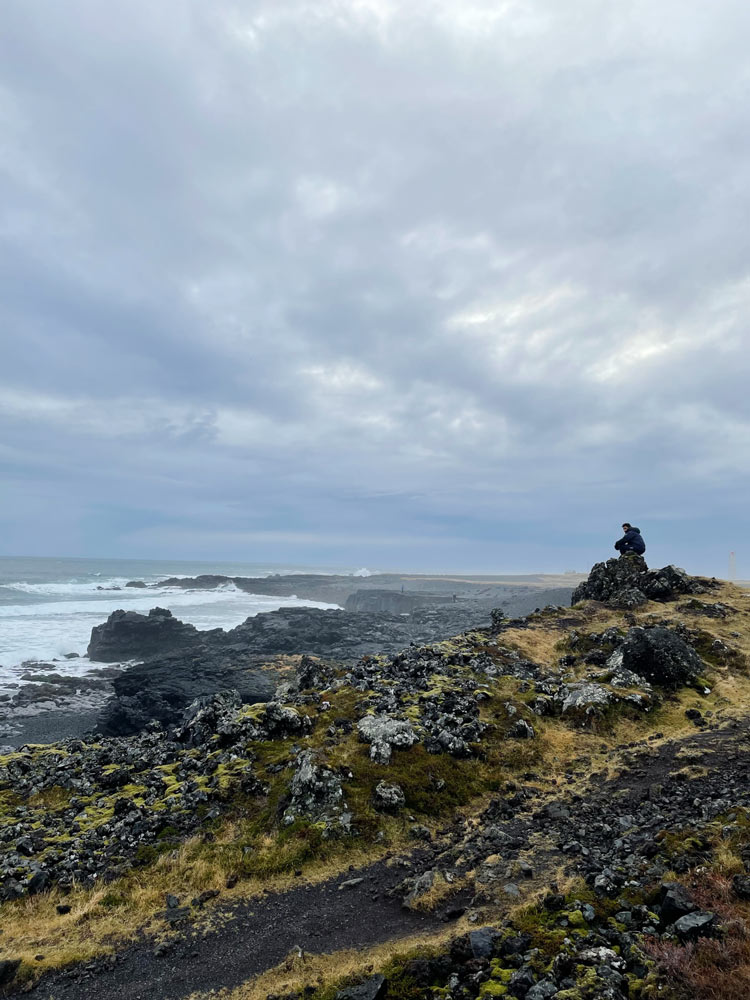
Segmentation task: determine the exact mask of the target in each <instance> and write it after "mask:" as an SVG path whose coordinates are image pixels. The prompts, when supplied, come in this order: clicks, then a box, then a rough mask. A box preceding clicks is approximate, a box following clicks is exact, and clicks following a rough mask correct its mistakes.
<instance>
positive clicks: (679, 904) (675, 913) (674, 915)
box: [659, 882, 697, 924]
mask: <svg viewBox="0 0 750 1000" xmlns="http://www.w3.org/2000/svg"><path fill="white" fill-rule="evenodd" d="M659 902H660V904H661V920H662V923H663V924H673V923H674V922H675V920H679V918H680V917H684V916H685V915H686V914H688V913H692V912H693V911H694V910H696V909H697V907H696V905H695V903H694V902H693V901H692V899H691V898H690V894H689V893H688V891H687V889H686V888H685V887H684V886H683V885H681V884H680V883H679V882H664V883H662V886H661V891H660V899H659Z"/></svg>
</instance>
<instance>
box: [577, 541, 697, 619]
mask: <svg viewBox="0 0 750 1000" xmlns="http://www.w3.org/2000/svg"><path fill="white" fill-rule="evenodd" d="M708 586H709V582H708V581H707V580H701V579H697V578H695V577H691V576H688V575H687V573H685V571H684V570H681V569H678V568H677V567H676V566H665V567H664V568H663V569H656V570H650V569H649V568H648V566H647V565H646V560H645V559H644V558H643V556H638V555H634V554H632V553H629V554H628V555H625V556H621V557H620V558H619V559H608V560H607V561H606V562H601V563H596V565H595V566H593V567H592V569H591V572H590V573H589V577H588V579H587V580H584V582H583V583H581V584H579V586H578V587H576V589H575V590H574V591H573V596H572V598H571V604H578V603H579V601H587V600H589V601H601V602H603V603H606V604H610V605H612V606H614V607H624V608H633V607H638V606H639V605H641V604H645V603H646V601H670V600H673V599H674V598H676V597H677V596H678V595H679V594H699V593H702V592H703V591H705V590H706V589H707V588H708Z"/></svg>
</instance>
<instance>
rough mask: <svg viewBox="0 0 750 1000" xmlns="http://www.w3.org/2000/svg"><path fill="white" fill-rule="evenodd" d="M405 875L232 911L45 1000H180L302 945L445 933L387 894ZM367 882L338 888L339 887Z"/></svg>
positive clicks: (99, 966) (374, 874) (396, 871)
mask: <svg viewBox="0 0 750 1000" xmlns="http://www.w3.org/2000/svg"><path fill="white" fill-rule="evenodd" d="M405 874H406V872H405V870H404V869H403V868H401V867H395V868H389V867H387V865H386V864H385V863H384V862H378V863H377V864H374V865H371V866H369V867H366V868H362V869H359V870H356V871H349V872H346V873H345V874H343V875H341V876H339V877H337V878H335V879H332V880H330V881H328V882H324V883H321V884H320V885H316V886H300V887H299V888H295V889H293V890H291V891H289V892H286V893H269V894H267V895H266V896H264V897H263V898H262V899H258V900H253V901H252V902H250V903H246V904H241V905H240V906H237V907H233V908H232V910H231V913H225V916H226V921H225V922H224V925H223V926H222V927H221V928H220V929H219V930H217V931H216V932H212V933H209V934H208V935H206V936H205V937H203V936H197V935H195V934H194V933H193V932H192V931H190V930H188V931H186V933H185V936H184V938H183V939H182V940H181V941H179V942H178V943H177V944H176V945H174V947H173V948H172V949H171V950H170V951H169V952H167V953H166V954H165V955H163V956H157V955H155V954H154V948H153V944H148V945H145V944H136V945H133V946H131V947H130V948H128V949H127V951H125V952H124V953H122V954H121V955H119V956H118V958H117V961H116V963H115V964H114V967H113V968H112V967H110V968H107V967H106V963H94V964H92V966H88V967H86V968H83V969H81V968H78V969H75V970H71V971H70V972H68V973H64V974H62V975H58V976H55V977H48V978H47V979H45V980H42V982H41V983H40V985H39V986H38V987H37V989H36V990H35V993H36V995H37V996H39V997H43V998H44V1000H113V998H117V1000H154V998H157V997H158V998H159V1000H183V998H185V997H187V996H189V995H190V994H191V993H194V992H200V991H204V990H210V989H222V988H224V987H232V986H238V985H239V984H241V983H243V982H245V981H246V980H248V979H250V978H251V977H252V976H255V975H257V974H258V973H260V972H263V971H265V970H266V969H270V968H273V967H274V966H275V965H278V964H279V963H280V962H281V961H283V959H284V958H285V957H286V956H287V955H288V954H289V953H290V952H291V951H292V950H293V949H295V948H296V947H297V946H299V947H300V948H302V949H303V950H304V951H308V952H318V953H320V952H329V951H336V950H339V949H344V948H360V947H361V948H364V947H367V946H371V945H374V944H378V943H380V942H382V941H386V940H390V939H397V938H399V937H404V936H406V935H408V934H414V933H423V934H425V935H427V934H429V932H430V931H431V930H434V929H436V928H437V927H439V926H442V925H441V923H440V921H439V919H438V918H437V917H436V916H435V915H433V914H422V913H414V912H411V911H409V910H405V909H403V908H402V907H401V902H400V899H390V898H389V897H388V896H387V895H385V892H386V890H387V889H388V888H390V887H391V886H392V885H394V884H396V883H398V882H400V881H401V880H402V879H403V878H404V876H405ZM353 879H362V881H361V882H359V883H358V884H357V885H354V886H352V887H350V888H344V889H340V888H339V887H340V885H341V883H342V882H346V881H349V880H353Z"/></svg>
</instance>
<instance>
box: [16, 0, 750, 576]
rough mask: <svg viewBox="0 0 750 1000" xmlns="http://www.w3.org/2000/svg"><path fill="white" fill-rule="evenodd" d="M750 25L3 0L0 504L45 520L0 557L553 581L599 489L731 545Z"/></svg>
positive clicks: (505, 13) (425, 6)
mask: <svg viewBox="0 0 750 1000" xmlns="http://www.w3.org/2000/svg"><path fill="white" fill-rule="evenodd" d="M749 21H750V12H748V10H747V9H746V5H744V4H740V3H738V2H733V0H718V2H717V3H716V4H714V5H712V6H711V10H710V12H709V11H708V10H707V8H706V7H705V5H703V4H698V3H697V2H688V3H684V2H683V3H680V4H677V3H676V0H675V2H672V0H668V2H666V3H664V4H660V5H659V6H658V9H654V8H653V5H647V4H645V3H644V2H641V0H628V2H626V3H624V4H619V5H616V7H613V6H603V5H601V4H598V3H593V2H591V0H577V2H576V3H573V4H572V5H571V4H567V5H560V4H558V3H553V2H552V0H534V2H533V3H524V4H520V3H512V2H511V3H508V4H505V5H498V4H497V3H494V2H489V0H487V2H485V3H482V2H476V0H473V2H472V0H468V2H467V3H464V4H460V5H458V4H454V3H448V2H438V0H415V2H414V3H413V4H409V5H404V4H397V3H394V2H390V0H367V2H362V3H358V4H341V3H338V2H335V0H330V2H323V3H315V4H312V3H306V2H303V0H287V2H280V0H275V2H274V3H270V2H265V0H257V2H251V3H232V2H229V0H217V2H216V3H212V4H210V5H206V4H203V3H199V2H197V0H164V2H163V3H160V4H157V5H153V4H146V3H145V0H134V2H133V3H131V4H128V8H127V15H125V14H124V13H123V12H122V11H121V12H117V11H116V10H113V9H112V8H111V7H107V8H104V7H102V6H101V5H100V4H97V3H95V2H93V0H71V3H69V4H66V5H64V6H54V5H53V6H52V7H49V5H44V4H42V3H41V2H39V0H23V2H21V0H9V2H7V3H6V4H4V5H3V10H2V12H0V29H2V30H0V118H1V120H2V122H3V123H4V125H6V126H7V128H6V129H5V131H6V135H7V136H8V140H7V142H6V144H5V146H4V148H3V150H2V154H1V155H0V200H2V203H3V204H4V205H5V206H6V209H5V210H4V211H3V215H2V219H0V291H1V292H2V294H1V295H0V323H1V324H2V329H3V335H2V338H3V359H4V364H3V366H2V370H1V371H0V420H2V429H3V430H2V441H3V443H4V444H5V445H6V448H7V449H9V450H8V451H7V452H5V453H4V457H3V454H0V458H2V460H3V461H4V462H5V463H6V469H7V470H8V482H12V483H13V488H12V489H9V490H8V492H7V494H6V497H5V500H4V501H3V503H2V514H1V516H2V518H4V523H5V524H6V527H7V526H10V527H7V530H8V531H10V530H12V526H13V525H14V523H16V520H15V519H17V521H18V523H19V524H20V521H21V508H22V507H23V497H24V495H25V494H24V491H25V490H26V491H27V492H28V495H29V496H31V495H32V494H33V497H34V501H33V504H32V505H31V506H33V509H34V510H35V511H37V512H44V511H48V512H50V511H51V510H52V506H51V504H52V503H53V501H50V500H49V498H47V500H45V497H46V496H47V495H48V487H49V484H58V487H59V491H58V492H59V496H62V497H63V500H62V503H63V506H65V505H67V507H66V509H65V511H64V512H62V511H59V507H60V499H59V496H58V497H56V499H55V500H54V504H55V505H56V508H57V510H58V511H59V513H60V518H59V523H60V526H59V527H58V528H57V529H53V528H52V527H51V528H47V527H45V526H44V520H45V519H44V516H43V514H42V515H41V516H40V517H39V522H41V523H37V525H36V528H35V530H34V531H32V529H31V527H30V526H28V523H27V522H28V518H25V520H24V523H25V524H26V525H27V526H26V527H25V528H24V529H23V531H20V532H17V533H16V534H17V537H18V539H19V540H18V541H17V542H16V541H14V542H13V543H10V542H9V543H8V544H7V545H6V548H7V549H8V551H20V550H21V549H22V548H28V546H29V545H34V546H37V548H36V551H40V552H41V551H62V550H63V549H66V550H69V551H71V553H72V554H75V551H77V549H76V546H78V545H81V544H83V543H82V541H81V539H82V538H83V539H85V546H86V551H87V552H91V553H94V554H95V553H102V554H107V553H110V552H125V551H128V552H130V551H134V549H133V546H136V547H137V546H140V548H139V549H138V551H137V553H136V554H142V555H144V556H148V555H150V554H155V555H158V554H159V553H160V552H162V551H163V552H166V553H168V554H169V555H171V556H178V555H180V554H183V555H186V556H189V555H191V554H192V550H191V551H184V552H183V551H180V550H179V546H181V545H183V544H185V545H187V544H192V545H194V546H195V551H196V553H197V552H198V551H200V554H207V555H211V554H213V553H214V552H215V553H216V554H217V555H225V556H229V555H252V554H253V553H254V552H255V551H257V550H258V547H259V546H260V547H262V548H263V556H264V558H269V557H271V556H273V554H274V553H277V552H282V553H283V554H284V555H285V556H287V557H290V558H295V559H296V558H298V557H297V556H295V554H294V551H293V549H294V544H295V541H294V540H295V539H297V541H298V544H299V546H300V553H299V558H302V556H303V555H304V553H308V556H309V559H312V560H313V561H314V560H315V559H319V560H324V561H325V559H326V558H327V553H328V552H329V551H334V550H335V551H336V552H337V553H339V554H343V553H344V552H345V549H346V542H345V539H346V538H350V539H351V558H350V559H349V560H347V561H351V562H361V561H364V560H370V561H372V562H377V561H378V557H379V552H380V551H381V550H380V548H379V546H378V539H380V540H381V544H382V551H383V552H384V553H387V557H388V561H389V562H390V563H391V564H392V565H393V564H397V563H399V562H402V564H412V565H416V564H422V565H427V564H428V563H429V564H430V565H438V564H440V565H443V566H446V565H449V564H452V565H455V566H461V565H464V566H470V565H472V564H475V563H476V564H477V565H479V563H478V562H477V560H479V559H480V558H481V559H484V555H483V553H482V545H484V551H485V552H486V553H487V556H486V558H487V561H489V560H494V564H495V565H497V566H498V567H503V568H518V567H521V568H522V567H523V566H528V567H533V566H534V558H537V557H538V555H539V552H540V551H544V552H547V553H549V555H548V563H547V564H546V565H547V566H548V567H549V568H554V567H555V566H558V567H562V568H565V566H566V565H567V564H568V563H569V562H570V560H571V558H572V556H573V554H575V555H576V556H577V555H578V552H579V551H581V552H582V553H585V557H586V558H589V557H593V556H594V555H596V554H597V552H598V551H599V549H598V546H599V540H598V537H597V536H598V534H599V533H600V532H601V531H604V530H606V531H610V521H611V520H612V519H613V518H614V521H615V524H616V523H617V522H618V521H619V520H620V519H621V518H622V517H623V516H625V515H623V514H622V513H621V512H620V507H621V506H622V505H625V504H627V505H628V507H629V510H630V514H629V515H628V516H631V517H637V516H638V515H637V514H634V513H633V511H634V510H635V511H637V510H638V509H641V510H643V511H645V512H646V513H647V515H648V516H649V517H651V518H652V519H659V518H661V517H662V516H663V515H664V513H665V512H668V515H669V517H671V518H673V519H674V520H676V521H677V522H679V523H680V524H681V525H682V528H681V529H680V530H684V531H686V532H687V534H688V535H689V534H690V532H691V531H692V532H696V531H700V533H701V535H702V536H703V537H704V538H706V543H705V546H704V547H703V548H702V549H701V551H700V553H696V558H697V559H699V560H702V567H696V568H705V569H716V568H720V567H721V566H722V565H723V556H721V561H720V562H718V565H717V562H716V560H717V559H719V556H718V555H717V553H720V552H722V551H723V549H722V546H723V545H724V539H723V535H722V534H721V533H720V532H717V534H716V535H715V536H706V534H705V531H704V528H703V527H700V528H699V527H698V525H699V524H700V525H703V519H704V518H705V517H706V516H707V514H708V513H709V512H714V513H715V514H716V515H717V516H721V512H722V511H726V512H727V516H728V517H729V518H730V519H733V520H732V523H733V524H734V525H735V529H734V530H735V531H736V532H738V533H739V532H740V530H741V520H739V518H741V516H742V515H740V514H739V513H738V512H737V509H736V505H735V500H734V497H735V496H736V495H737V494H739V493H741V492H743V491H746V490H747V487H748V485H749V484H750V468H749V467H748V453H747V449H746V447H744V441H746V440H747V437H746V435H747V430H748V423H749V421H750V414H749V413H748V403H747V391H746V384H747V376H748V362H747V348H748V336H747V331H746V323H745V320H744V316H745V314H746V312H747V306H748V304H749V303H748V297H749V296H748V288H750V286H748V285H747V259H748V236H747V227H746V226H744V225H743V224H742V220H743V218H744V215H745V214H746V213H747V208H748V199H749V197H750V181H748V177H750V173H748V170H747V166H748V163H747V161H748V141H747V138H746V136H747V135H748V129H747V125H748V121H747V118H748V111H747V108H748V102H747V93H746V90H747V83H746V73H745V70H744V62H745V52H744V44H743V43H744V39H745V38H746V37H747V35H746V32H747V28H748V27H750V24H749V23H748V22H749ZM24 401H25V402H24ZM61 456H64V460H62V461H61ZM414 497H417V498H418V499H416V500H415V499H414ZM45 504H46V506H45ZM109 506H111V508H112V509H113V510H116V511H117V516H116V517H114V518H112V519H110V520H109V521H108V520H107V518H106V517H105V516H103V515H102V513H101V512H102V511H106V510H107V509H108V507H109ZM94 510H96V511H98V513H96V515H94V514H93V513H92V511H94ZM128 511H131V512H132V530H130V529H128V527H127V524H128V513H127V512H128ZM681 512H684V518H685V520H684V521H683V520H682V518H683V514H682V513H681ZM149 519H151V520H149ZM561 521H564V522H565V524H566V525H567V528H566V529H565V532H564V536H563V537H562V538H561V537H560V527H559V526H560V522H561ZM50 523H52V522H50ZM87 525H88V529H87V528H86V526H87ZM436 525H438V526H439V527H438V528H436ZM316 526H317V528H318V529H319V536H320V543H319V544H318V545H316V544H315V543H314V541H313V540H312V539H314V537H315V530H316ZM529 526H531V527H529ZM665 530H666V529H665ZM264 531H265V532H267V534H266V535H265V536H264V534H263V532H264ZM264 537H265V538H266V543H265V544H264V545H263V544H262V542H261V540H262V539H263V538H264ZM441 537H442V538H444V539H445V540H446V542H445V544H446V548H445V552H446V553H447V554H446V556H445V561H444V562H443V561H441V560H442V556H441V555H440V554H439V553H437V552H435V551H434V549H431V546H430V545H426V544H422V543H421V542H420V539H422V540H424V539H435V538H441ZM191 538H192V540H193V541H192V543H190V542H189V539H191ZM535 538H538V539H539V542H538V544H539V546H540V548H539V549H537V548H535V547H534V546H535V544H537V543H535V542H534V539H535ZM160 539H161V541H160ZM222 539H223V540H222ZM325 539H328V540H329V541H328V542H326V541H325ZM394 539H395V540H396V541H394ZM450 539H453V541H449V540H450ZM462 539H463V540H464V542H465V548H464V549H463V550H462V548H461V540H462ZM482 539H484V542H482V541H481V540H482ZM517 539H521V540H522V541H523V543H524V544H526V546H527V549H526V551H527V552H528V558H527V559H525V560H524V559H523V557H522V551H523V549H522V547H521V541H516V540H517ZM388 540H390V541H388ZM399 540H400V541H399ZM678 541H679V537H678ZM435 544H437V543H435ZM160 546H161V548H160ZM212 546H213V549H211V547H212ZM238 546H239V547H240V548H242V550H243V551H242V553H239V552H238V548H237V547H238ZM327 546H328V547H327ZM302 549H304V553H303V552H302ZM425 550H428V551H429V553H430V554H429V556H426V555H425ZM462 552H463V553H464V554H463V555H462ZM508 559H511V560H513V564H512V566H510V567H508V565H507V560H508ZM712 560H713V561H712ZM578 561H579V562H580V561H581V560H580V559H579V560H578ZM482 565H483V567H484V568H487V566H486V565H485V563H484V562H483V563H482Z"/></svg>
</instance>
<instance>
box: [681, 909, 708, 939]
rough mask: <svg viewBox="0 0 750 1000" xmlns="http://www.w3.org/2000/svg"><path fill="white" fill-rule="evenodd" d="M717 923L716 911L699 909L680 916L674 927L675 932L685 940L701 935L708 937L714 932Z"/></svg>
mask: <svg viewBox="0 0 750 1000" xmlns="http://www.w3.org/2000/svg"><path fill="white" fill-rule="evenodd" d="M715 923H716V914H715V913H707V912H706V911H705V910H698V911H697V912H695V913H687V914H686V915H685V916H684V917H680V919H679V920H675V924H674V929H675V933H676V934H677V935H678V937H680V938H682V939H683V941H691V940H695V938H699V937H708V936H709V935H710V934H711V933H712V932H713V930H714V925H715Z"/></svg>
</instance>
